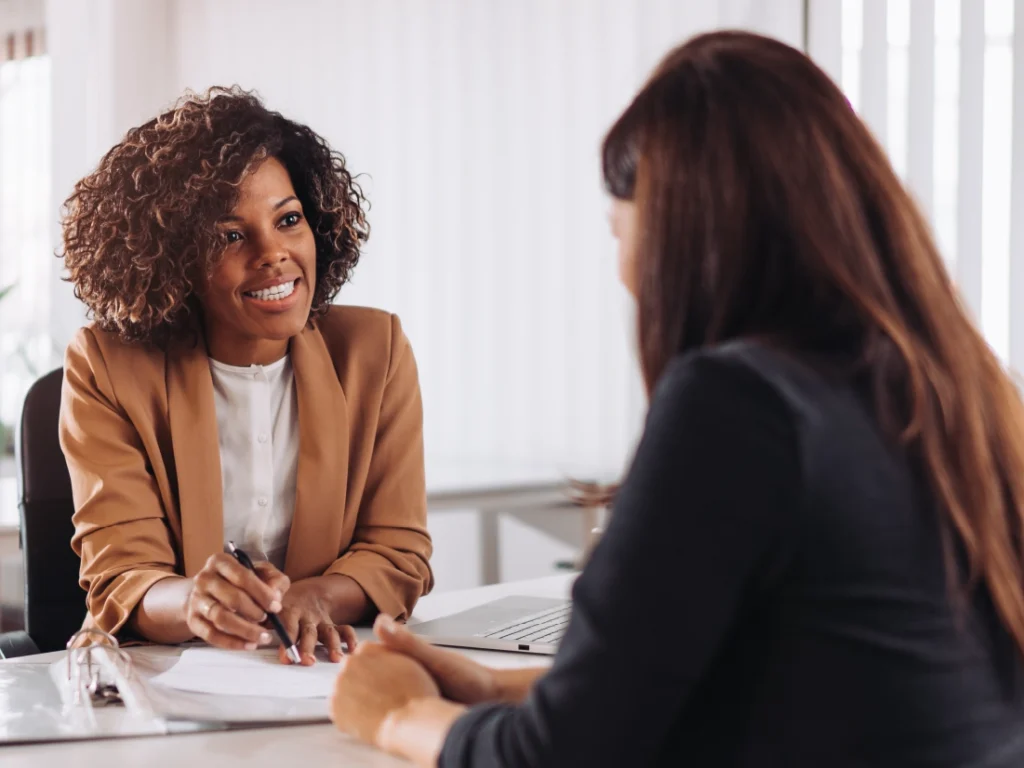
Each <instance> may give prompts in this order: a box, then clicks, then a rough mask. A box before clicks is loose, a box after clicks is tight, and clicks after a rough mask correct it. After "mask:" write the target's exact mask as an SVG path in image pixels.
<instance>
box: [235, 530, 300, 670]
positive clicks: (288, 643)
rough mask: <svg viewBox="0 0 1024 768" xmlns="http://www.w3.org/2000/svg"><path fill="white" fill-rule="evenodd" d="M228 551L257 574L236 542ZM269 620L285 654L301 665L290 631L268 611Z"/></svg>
mask: <svg viewBox="0 0 1024 768" xmlns="http://www.w3.org/2000/svg"><path fill="white" fill-rule="evenodd" d="M228 550H230V552H231V554H232V555H234V557H235V560H237V561H238V562H240V563H241V564H242V565H244V566H245V567H246V568H248V569H249V570H250V571H252V572H253V573H256V568H255V566H254V565H253V564H252V559H251V558H250V557H249V556H248V555H247V554H245V552H244V551H242V550H241V549H239V548H238V547H236V546H235V542H233V541H229V542H228ZM267 618H268V619H270V623H271V624H272V625H273V627H274V631H275V632H277V637H278V639H279V640H280V641H281V646H282V647H283V648H284V651H285V653H287V654H288V658H289V659H291V660H292V661H293V662H294V663H295V664H301V663H302V657H301V656H300V655H299V649H298V648H296V647H295V643H293V642H292V639H291V638H290V637H288V630H286V629H285V628H284V624H282V623H281V620H280V619H279V618H277V614H276V613H270V611H267Z"/></svg>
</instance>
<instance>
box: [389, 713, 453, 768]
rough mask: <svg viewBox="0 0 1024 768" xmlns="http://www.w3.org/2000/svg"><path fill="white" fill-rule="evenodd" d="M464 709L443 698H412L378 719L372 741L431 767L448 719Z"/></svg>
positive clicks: (394, 752) (441, 745)
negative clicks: (377, 729)
mask: <svg viewBox="0 0 1024 768" xmlns="http://www.w3.org/2000/svg"><path fill="white" fill-rule="evenodd" d="M465 711H466V708H465V707H464V706H462V705H461V704H453V703H452V702H450V701H445V700H444V699H414V700H412V701H410V702H409V703H408V704H406V705H405V706H404V707H402V708H400V709H396V710H394V711H393V712H392V713H391V714H390V715H388V716H387V718H386V719H385V720H384V722H383V723H381V726H380V730H379V731H378V732H377V738H376V739H375V741H376V744H377V746H378V747H380V748H381V749H383V750H384V751H385V752H390V753H391V754H393V755H398V756H400V757H404V758H405V759H406V760H411V761H412V762H414V763H415V764H416V765H418V766H421V768H434V766H436V765H437V759H438V757H440V755H441V748H442V747H443V746H444V741H445V739H446V738H447V737H448V731H449V730H451V727H452V723H454V722H455V721H456V720H458V719H459V717H460V716H461V715H462V713H463V712H465Z"/></svg>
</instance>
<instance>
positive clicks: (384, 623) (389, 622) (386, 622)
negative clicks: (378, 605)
mask: <svg viewBox="0 0 1024 768" xmlns="http://www.w3.org/2000/svg"><path fill="white" fill-rule="evenodd" d="M377 625H378V626H379V627H380V629H381V631H382V632H384V634H387V635H393V634H395V632H396V631H397V626H396V625H395V620H394V619H392V618H391V617H390V616H388V615H386V614H383V613H382V614H381V615H380V619H379V620H378V621H377Z"/></svg>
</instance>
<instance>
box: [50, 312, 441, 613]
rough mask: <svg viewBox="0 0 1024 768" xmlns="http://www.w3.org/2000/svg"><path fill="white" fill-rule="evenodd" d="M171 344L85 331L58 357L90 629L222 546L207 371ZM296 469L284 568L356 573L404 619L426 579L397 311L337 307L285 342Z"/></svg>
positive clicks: (421, 483) (407, 356)
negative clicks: (295, 422)
mask: <svg viewBox="0 0 1024 768" xmlns="http://www.w3.org/2000/svg"><path fill="white" fill-rule="evenodd" d="M197 336H198V341H196V339H190V340H189V341H187V342H185V341H179V342H175V343H174V344H172V345H171V346H169V347H168V348H167V349H166V350H162V349H157V348H155V347H153V346H142V345H132V344H126V343H125V342H122V341H120V340H119V339H118V338H117V337H116V336H114V335H112V334H109V333H105V332H103V331H101V330H99V329H97V328H94V327H89V328H83V329H82V330H80V331H79V332H78V334H77V335H76V336H75V338H74V340H73V341H72V343H71V345H70V347H69V348H68V351H67V357H66V362H65V370H64V389H63V398H62V404H61V413H60V439H61V445H62V447H63V449H64V455H65V456H66V458H67V461H68V468H69V469H70V471H71V485H72V489H73V492H74V500H75V515H74V524H75V534H74V537H73V538H72V542H71V544H72V547H73V548H74V550H75V552H76V553H78V555H79V556H80V557H81V558H82V566H81V579H80V581H81V585H82V587H83V588H84V589H85V590H86V591H87V598H86V602H87V606H88V610H89V619H87V624H89V625H92V626H98V627H99V628H101V629H103V630H105V631H107V632H117V631H118V630H119V629H121V627H122V626H124V624H125V622H126V621H127V620H128V619H129V617H130V615H131V613H132V611H133V609H134V608H135V606H136V605H137V604H138V603H139V601H140V600H141V599H142V596H143V595H144V594H145V593H146V591H147V590H148V589H149V588H150V587H151V586H152V585H153V584H154V583H156V582H157V581H159V580H160V579H164V578H168V577H170V576H174V575H184V576H192V575H194V574H195V573H196V572H197V571H199V569H200V568H202V566H203V564H204V563H205V562H206V560H207V558H208V557H209V556H210V555H212V554H213V553H215V552H221V551H223V548H224V522H223V510H222V487H221V486H222V482H221V469H220V451H219V448H218V443H217V420H216V413H215V409H214V397H213V380H212V378H211V376H210V366H209V358H208V357H207V355H206V349H205V345H204V344H203V341H202V337H201V334H197ZM290 353H291V357H292V365H293V368H294V371H295V389H296V396H297V400H298V412H299V433H300V437H299V463H298V480H297V490H296V494H295V517H294V519H293V522H292V528H291V533H290V538H289V540H288V552H287V555H286V558H285V568H284V570H285V573H287V575H288V576H289V577H290V578H291V579H292V580H293V581H295V580H298V579H303V578H307V577H310V576H318V575H321V574H327V573H340V574H345V575H347V576H351V577H352V578H353V579H355V581H356V582H357V583H358V584H359V585H360V586H361V587H362V588H363V590H364V591H365V592H366V594H367V595H368V596H369V598H370V600H371V601H372V602H373V603H374V605H376V606H377V608H378V609H379V610H381V611H383V612H386V613H389V614H392V615H394V616H398V617H406V616H408V615H409V614H410V613H411V612H412V609H413V606H414V605H415V604H416V600H417V599H418V598H419V597H420V596H421V595H423V594H425V593H426V592H428V591H429V590H430V588H431V587H432V586H433V577H432V575H431V571H430V566H429V564H428V560H429V558H430V553H431V542H430V536H429V535H428V534H427V528H426V522H427V519H426V518H427V509H426V491H425V480H424V468H423V408H422V402H421V400H420V389H419V382H418V379H417V374H416V363H415V360H414V359H413V354H412V350H411V348H410V347H409V343H408V341H407V339H406V338H405V335H404V334H403V333H402V329H401V326H400V325H399V322H398V318H396V317H394V316H392V315H388V314H387V313H384V312H379V311H377V310H369V309H361V308H354V307H333V308H332V309H331V310H330V312H329V313H328V314H327V315H326V316H324V317H322V318H320V319H318V320H316V321H314V322H312V323H310V325H309V326H307V328H306V330H304V331H303V332H302V333H301V334H300V335H298V336H296V337H295V338H294V339H292V342H291V347H290Z"/></svg>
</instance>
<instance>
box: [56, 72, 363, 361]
mask: <svg viewBox="0 0 1024 768" xmlns="http://www.w3.org/2000/svg"><path fill="white" fill-rule="evenodd" d="M271 157H275V158H277V159H278V160H280V161H281V163H282V164H283V165H284V166H285V168H286V169H287V170H288V173H289V175H290V176H291V181H292V184H293V185H294V187H295V192H296V195H297V197H298V198H299V200H300V201H301V203H302V207H303V210H304V214H305V216H306V219H307V220H308V221H309V224H310V227H311V229H312V230H313V236H314V239H315V241H316V286H315V289H314V291H313V305H312V313H311V314H312V315H313V316H316V315H319V314H322V313H324V312H326V311H327V308H328V307H329V306H330V304H331V302H332V301H333V299H334V297H335V296H336V295H337V293H338V291H339V290H340V289H341V286H342V285H344V284H345V283H346V282H347V281H348V279H349V277H350V275H351V272H352V269H353V267H355V265H356V263H357V262H358V260H359V253H360V248H361V246H362V244H363V243H364V242H365V241H366V238H367V237H368V235H369V226H368V225H367V222H366V210H365V209H366V208H367V203H366V198H365V197H364V196H363V193H362V190H361V189H360V188H359V185H358V184H357V183H356V181H355V180H354V179H353V177H352V174H351V173H350V172H349V170H348V169H347V167H346V164H345V158H344V156H342V155H341V154H340V153H339V152H336V151H333V150H332V149H331V148H330V146H329V145H328V144H327V142H326V141H325V140H324V139H323V138H322V137H321V136H319V135H318V134H316V133H314V132H313V131H312V130H311V129H310V128H308V127H306V126H305V125H300V124H298V123H295V122H292V121H291V120H288V119H287V118H285V117H283V116H282V115H281V114H279V113H277V112H272V111H270V110H268V109H267V108H266V107H264V106H263V104H262V102H261V101H260V99H259V98H258V97H257V96H256V95H255V94H254V93H252V92H249V91H244V90H242V89H240V88H238V87H237V86H235V87H232V88H221V87H216V88H211V89H209V90H208V91H207V92H206V93H205V94H201V95H198V94H195V93H191V92H188V93H186V94H185V95H184V96H183V97H182V98H181V99H180V100H179V101H178V102H177V104H176V105H175V106H174V107H173V108H172V109H171V110H169V111H168V112H165V113H164V114H162V115H160V116H159V117H157V118H155V119H153V120H151V121H149V122H148V123H146V124H144V125H142V126H139V127H137V128H133V129H131V130H130V131H128V134H127V135H126V136H125V137H124V139H123V140H122V141H121V142H120V143H119V144H117V145H115V146H114V147H113V148H112V149H111V150H110V151H109V152H107V154H106V155H105V156H104V157H103V159H102V160H101V161H100V164H99V167H98V168H97V169H96V170H95V171H94V172H93V173H91V174H90V175H88V176H86V177H85V178H84V179H82V180H81V181H79V182H78V183H77V184H76V185H75V188H74V191H73V192H72V194H71V196H70V197H69V198H68V199H67V200H66V201H65V203H64V218H63V222H62V223H63V228H64V248H63V252H62V253H60V254H58V255H59V256H61V257H62V258H63V259H64V265H65V267H66V268H67V272H68V278H67V279H68V280H69V281H70V282H71V283H73V284H74V288H75V295H76V296H77V297H78V298H79V299H81V300H82V301H83V302H84V303H85V304H86V306H87V307H88V308H89V314H90V317H91V318H92V319H93V320H94V321H95V322H96V324H97V325H98V326H99V327H100V328H102V329H103V330H105V331H109V332H112V333H116V334H117V335H118V336H120V337H121V338H122V339H124V340H125V341H137V342H152V343H162V342H166V341H167V340H169V339H171V338H172V337H174V336H176V335H177V334H178V333H180V332H181V331H182V330H183V329H184V328H186V327H187V325H188V316H189V314H190V313H191V312H192V311H194V310H195V309H196V308H197V303H196V301H195V287H196V285H197V284H198V283H199V282H200V281H201V280H202V279H203V278H204V277H205V276H206V275H209V274H210V271H211V270H212V269H213V267H214V266H215V265H216V263H217V260H218V258H219V256H220V253H221V250H222V248H223V242H222V241H221V239H220V238H219V237H218V233H217V230H216V227H215V224H216V222H217V221H218V220H219V219H220V218H222V217H223V216H225V215H226V214H227V213H229V212H230V211H231V209H232V208H233V207H234V206H235V204H236V202H237V200H238V194H239V188H240V186H241V183H242V180H243V179H244V178H245V177H246V176H247V175H248V174H249V173H250V172H251V171H253V170H254V169H255V168H256V167H258V166H259V164H260V163H262V162H263V161H264V160H266V159H268V158H271Z"/></svg>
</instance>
